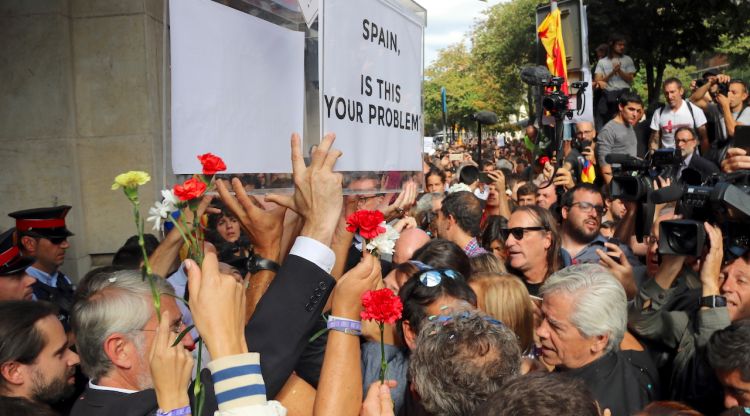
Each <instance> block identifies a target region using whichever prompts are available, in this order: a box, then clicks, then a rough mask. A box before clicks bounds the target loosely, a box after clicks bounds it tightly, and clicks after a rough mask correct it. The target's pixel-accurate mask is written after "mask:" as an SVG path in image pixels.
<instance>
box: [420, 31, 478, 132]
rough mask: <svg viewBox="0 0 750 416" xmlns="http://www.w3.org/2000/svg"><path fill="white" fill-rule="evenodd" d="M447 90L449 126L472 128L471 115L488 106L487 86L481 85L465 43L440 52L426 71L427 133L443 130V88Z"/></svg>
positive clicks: (425, 104) (425, 108) (425, 103)
mask: <svg viewBox="0 0 750 416" xmlns="http://www.w3.org/2000/svg"><path fill="white" fill-rule="evenodd" d="M441 87H445V89H446V96H447V100H446V101H447V103H448V125H449V126H450V125H453V124H459V125H462V126H468V125H469V122H468V119H467V118H466V117H467V116H468V115H469V114H472V113H474V112H476V111H477V110H482V109H484V107H485V106H486V102H485V101H484V96H483V94H482V90H483V86H480V84H479V83H478V82H477V80H476V78H475V73H474V71H473V68H472V66H471V54H470V53H469V51H468V49H467V48H466V45H465V44H464V43H463V42H461V43H459V44H456V45H451V46H449V47H447V48H445V49H443V50H441V51H440V53H439V55H438V58H437V60H436V61H435V62H434V63H433V64H432V65H430V67H429V68H427V69H426V70H425V82H424V111H425V130H426V131H427V132H435V131H438V130H442V126H443V121H442V117H443V116H442V114H443V113H442V100H441V96H440V88H441Z"/></svg>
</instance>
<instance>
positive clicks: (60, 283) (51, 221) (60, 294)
mask: <svg viewBox="0 0 750 416" xmlns="http://www.w3.org/2000/svg"><path fill="white" fill-rule="evenodd" d="M70 208H71V207H70V206H68V205H61V206H58V207H50V208H34V209H27V210H23V211H16V212H12V213H10V214H8V215H9V216H10V217H12V218H14V219H15V220H16V230H17V232H18V239H19V240H20V238H21V237H23V236H31V237H34V238H46V239H48V240H52V241H53V242H55V240H60V241H62V240H65V239H67V238H68V237H70V236H72V235H73V233H72V232H70V230H68V229H67V228H66V226H65V216H66V215H67V214H68V211H70ZM26 273H28V274H29V275H30V276H32V277H34V278H35V279H36V280H37V281H36V283H34V286H33V287H34V297H35V298H36V299H38V300H45V301H48V302H51V303H54V304H55V305H57V307H58V308H59V310H60V322H62V324H63V326H64V327H65V331H66V332H68V331H70V312H71V310H72V306H73V292H74V290H75V287H74V286H73V282H72V281H71V280H70V278H68V277H67V276H65V275H64V274H63V273H62V272H60V271H59V270H57V271H55V272H54V273H52V274H48V273H46V272H44V271H42V270H39V269H37V268H35V267H33V266H29V267H28V268H27V269H26Z"/></svg>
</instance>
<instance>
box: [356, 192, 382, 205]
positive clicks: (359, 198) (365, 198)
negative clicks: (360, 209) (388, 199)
mask: <svg viewBox="0 0 750 416" xmlns="http://www.w3.org/2000/svg"><path fill="white" fill-rule="evenodd" d="M384 195H385V194H375V195H370V196H364V195H359V196H357V202H358V203H360V204H365V203H367V202H368V201H369V200H371V199H374V198H380V197H381V196H384Z"/></svg>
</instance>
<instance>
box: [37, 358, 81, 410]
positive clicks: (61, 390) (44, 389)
mask: <svg viewBox="0 0 750 416" xmlns="http://www.w3.org/2000/svg"><path fill="white" fill-rule="evenodd" d="M75 371H76V370H75V367H70V368H69V369H68V370H67V371H66V372H65V373H64V374H62V375H60V376H59V377H55V378H54V379H52V380H51V381H50V382H48V383H46V382H45V380H44V374H42V372H41V371H40V370H38V369H35V370H34V373H33V374H32V376H31V377H32V378H31V384H32V386H31V399H32V400H34V401H35V402H39V403H48V404H52V403H57V402H59V401H60V400H62V399H64V398H67V397H70V395H71V394H73V390H75V385H74V384H71V383H68V379H69V378H70V377H71V376H73V375H75Z"/></svg>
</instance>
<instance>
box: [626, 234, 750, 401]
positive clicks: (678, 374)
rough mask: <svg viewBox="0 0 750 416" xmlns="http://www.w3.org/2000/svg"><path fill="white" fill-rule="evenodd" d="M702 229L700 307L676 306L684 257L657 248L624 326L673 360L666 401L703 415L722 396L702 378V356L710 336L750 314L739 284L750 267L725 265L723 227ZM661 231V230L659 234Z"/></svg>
mask: <svg viewBox="0 0 750 416" xmlns="http://www.w3.org/2000/svg"><path fill="white" fill-rule="evenodd" d="M663 224H664V222H663V221H662V225H663ZM703 226H704V228H705V231H706V234H707V237H708V240H709V241H710V243H709V244H708V245H709V249H708V252H707V253H704V255H703V256H702V259H701V268H700V273H699V276H700V301H699V304H698V305H695V304H693V303H691V302H683V305H681V306H677V305H675V304H674V301H675V297H676V296H679V293H678V291H679V290H681V289H678V287H679V286H680V285H678V284H676V281H677V280H678V276H681V275H682V274H683V273H684V272H683V269H684V264H685V262H686V261H687V259H688V257H687V256H685V255H679V254H666V253H665V252H664V247H660V249H659V253H660V257H661V262H660V264H659V267H658V271H657V272H656V275H655V276H654V278H653V279H650V280H647V281H646V282H645V283H644V284H643V285H642V286H641V288H640V291H639V294H638V295H637V296H636V297H635V299H634V302H632V303H631V304H630V305H629V307H628V308H629V314H628V315H629V316H628V326H629V328H630V329H631V331H633V332H634V333H635V334H636V335H638V336H640V337H642V338H643V339H646V340H648V341H651V342H653V343H655V346H658V347H660V348H663V349H664V350H665V351H668V354H669V355H670V356H671V357H673V358H672V360H671V362H672V364H671V371H670V373H671V375H670V380H669V381H670V383H669V388H668V389H667V390H668V391H667V392H666V393H667V397H669V399H670V400H679V401H684V402H686V403H687V404H689V405H691V406H693V407H695V408H696V409H698V410H701V411H702V412H704V413H706V414H717V413H719V412H720V409H721V397H720V394H719V392H718V391H717V389H716V388H715V384H716V383H714V382H713V380H710V379H705V377H704V375H705V374H707V373H710V370H709V369H706V368H705V364H704V360H703V359H702V358H703V357H702V355H701V354H702V351H703V350H704V348H705V347H706V345H707V344H708V340H709V338H710V337H711V335H712V334H713V333H714V332H716V331H718V330H720V329H723V328H725V327H727V326H728V325H729V324H730V322H731V321H735V320H738V319H742V318H745V317H747V316H748V312H747V304H749V302H748V301H747V297H746V295H748V294H750V293H748V292H750V291H748V290H747V289H746V288H745V287H744V286H743V284H744V283H742V282H744V280H745V276H747V273H748V271H749V270H750V269H748V266H747V264H748V263H747V254H745V255H743V256H740V257H738V258H735V259H732V260H731V261H729V262H725V263H723V262H722V260H725V259H724V256H725V253H724V244H723V240H722V232H721V229H720V228H719V227H718V226H713V225H711V224H709V223H704V224H703ZM662 233H664V230H660V232H659V234H660V235H661V234H662ZM663 237H664V236H662V238H663ZM659 246H661V244H659Z"/></svg>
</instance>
